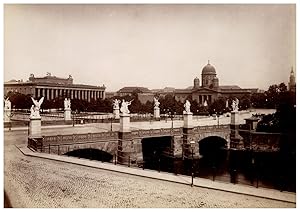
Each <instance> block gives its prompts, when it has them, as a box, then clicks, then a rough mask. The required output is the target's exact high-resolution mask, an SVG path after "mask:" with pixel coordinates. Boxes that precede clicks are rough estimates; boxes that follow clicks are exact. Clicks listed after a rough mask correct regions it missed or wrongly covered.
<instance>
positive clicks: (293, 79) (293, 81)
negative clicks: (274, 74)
mask: <svg viewBox="0 0 300 212" xmlns="http://www.w3.org/2000/svg"><path fill="white" fill-rule="evenodd" d="M289 91H292V92H296V77H295V74H294V70H293V67H292V70H291V74H290V82H289Z"/></svg>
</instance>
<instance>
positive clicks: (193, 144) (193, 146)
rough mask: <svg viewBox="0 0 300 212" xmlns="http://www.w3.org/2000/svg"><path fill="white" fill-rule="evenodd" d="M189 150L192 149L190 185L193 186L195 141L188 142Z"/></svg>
mask: <svg viewBox="0 0 300 212" xmlns="http://www.w3.org/2000/svg"><path fill="white" fill-rule="evenodd" d="M190 145H191V149H192V184H191V186H193V184H194V148H195V141H190Z"/></svg>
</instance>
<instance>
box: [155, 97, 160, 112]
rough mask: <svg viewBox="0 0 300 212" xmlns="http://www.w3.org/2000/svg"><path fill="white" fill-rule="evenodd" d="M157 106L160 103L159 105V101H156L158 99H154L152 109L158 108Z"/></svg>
mask: <svg viewBox="0 0 300 212" xmlns="http://www.w3.org/2000/svg"><path fill="white" fill-rule="evenodd" d="M159 105H160V103H159V101H158V99H156V98H155V97H154V108H156V109H157V108H159Z"/></svg>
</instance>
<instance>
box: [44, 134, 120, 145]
mask: <svg viewBox="0 0 300 212" xmlns="http://www.w3.org/2000/svg"><path fill="white" fill-rule="evenodd" d="M108 139H118V132H100V133H85V134H69V135H54V136H43V143H44V144H55V143H59V144H64V143H68V144H74V143H80V142H82V141H85V142H87V141H107V140H108Z"/></svg>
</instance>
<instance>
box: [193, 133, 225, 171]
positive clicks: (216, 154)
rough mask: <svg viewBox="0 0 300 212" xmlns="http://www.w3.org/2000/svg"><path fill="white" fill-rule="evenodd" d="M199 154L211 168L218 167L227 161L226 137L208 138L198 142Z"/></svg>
mask: <svg viewBox="0 0 300 212" xmlns="http://www.w3.org/2000/svg"><path fill="white" fill-rule="evenodd" d="M198 145H199V154H200V155H201V156H202V159H203V160H204V161H206V163H207V164H209V166H212V167H218V166H220V165H221V164H222V163H223V162H224V161H226V159H227V155H228V153H227V141H226V140H225V138H224V137H220V136H208V137H205V138H203V139H201V140H198Z"/></svg>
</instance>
